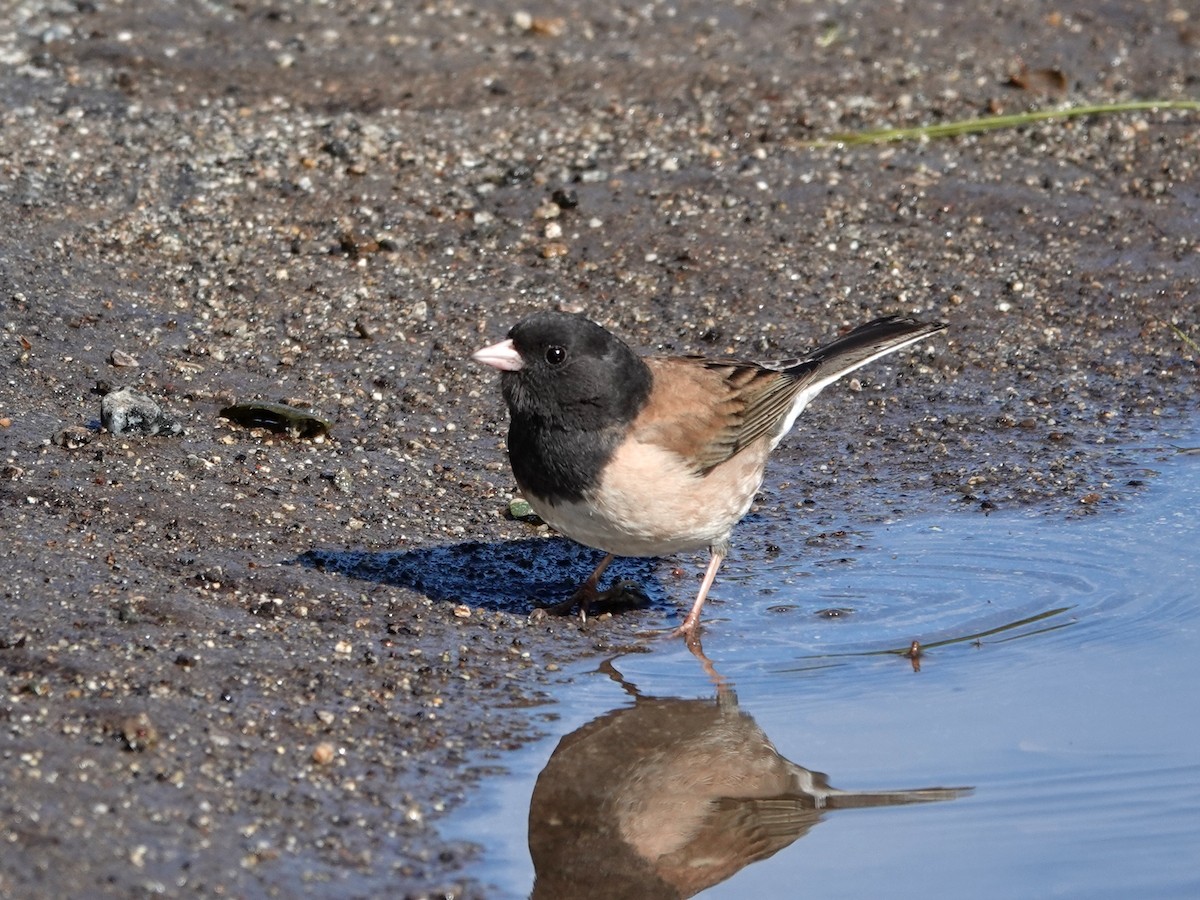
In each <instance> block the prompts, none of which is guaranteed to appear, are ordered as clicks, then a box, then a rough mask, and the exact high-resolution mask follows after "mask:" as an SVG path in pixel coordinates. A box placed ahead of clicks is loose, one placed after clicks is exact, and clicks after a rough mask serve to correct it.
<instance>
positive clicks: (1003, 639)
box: [444, 435, 1200, 898]
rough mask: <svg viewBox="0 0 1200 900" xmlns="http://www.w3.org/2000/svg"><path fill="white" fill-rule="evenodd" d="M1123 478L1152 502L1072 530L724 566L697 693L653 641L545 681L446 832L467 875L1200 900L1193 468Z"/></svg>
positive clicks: (687, 667)
mask: <svg viewBox="0 0 1200 900" xmlns="http://www.w3.org/2000/svg"><path fill="white" fill-rule="evenodd" d="M1178 443H1179V445H1180V446H1195V445H1196V444H1200V438H1197V437H1196V436H1194V435H1191V436H1188V437H1186V438H1180V439H1179V441H1178ZM1130 457H1131V459H1132V460H1133V461H1134V463H1135V464H1136V465H1138V466H1142V467H1145V469H1146V470H1147V472H1146V473H1144V476H1143V477H1148V478H1149V480H1150V487H1149V488H1148V489H1147V490H1146V491H1145V492H1144V493H1143V494H1142V495H1140V496H1138V497H1136V498H1133V499H1131V500H1129V501H1127V502H1126V503H1125V504H1124V506H1123V508H1120V509H1111V510H1105V511H1102V512H1100V513H1099V514H1097V515H1091V516H1081V517H1079V518H1074V519H1070V518H1068V519H1064V518H1063V517H1061V516H1045V515H1032V514H1029V513H1022V512H1013V513H1005V512H997V513H993V514H991V515H990V516H986V517H985V516H982V515H979V514H966V513H957V514H948V515H944V516H938V517H914V518H910V519H905V520H903V521H900V522H897V523H894V524H885V525H881V526H878V527H873V528H872V529H870V530H865V531H863V532H861V533H858V534H853V535H846V536H844V538H842V540H843V541H844V546H841V547H839V548H838V549H837V552H836V554H835V555H834V557H832V558H831V556H830V554H829V553H822V554H819V559H817V561H816V562H815V563H814V556H812V555H810V556H809V558H808V559H805V558H804V556H805V554H803V553H801V554H798V555H795V556H793V555H792V554H791V553H789V552H787V551H785V552H783V553H780V554H777V555H774V556H773V557H769V562H767V563H763V562H762V557H761V555H759V559H758V560H756V561H753V563H751V562H748V561H746V560H743V561H742V562H740V563H739V561H738V559H737V558H736V557H735V558H734V559H733V560H731V562H730V565H729V566H728V568H727V570H725V571H723V572H722V577H721V579H720V580H719V581H718V587H717V591H716V592H715V597H716V598H717V599H718V600H720V601H721V602H713V603H712V604H711V606H710V607H709V608H708V609H706V614H707V615H708V616H709V617H708V618H707V619H706V623H707V627H706V630H705V632H704V637H705V643H704V649H705V651H706V652H707V654H708V656H709V657H710V658H711V660H712V662H713V666H714V667H715V670H716V671H717V672H718V673H719V676H720V679H721V680H720V681H719V682H714V680H713V679H712V677H711V676H710V674H709V673H706V672H705V670H704V668H703V667H702V666H701V665H700V664H699V662H698V661H697V660H696V659H695V658H694V657H692V656H691V655H690V654H689V653H688V651H687V650H686V648H685V647H684V646H683V645H682V642H681V641H678V640H654V641H651V642H649V643H648V648H647V649H648V652H642V653H633V654H627V655H623V656H620V657H618V658H614V659H609V660H603V661H598V660H587V661H584V662H581V663H580V664H579V665H578V666H577V667H576V668H574V669H573V670H572V671H568V672H564V674H563V678H562V681H561V684H560V686H559V689H558V691H557V694H556V696H555V700H556V703H555V704H554V705H552V706H550V707H547V708H545V709H543V710H540V711H535V712H534V714H535V715H540V716H541V717H542V724H543V725H544V728H545V730H546V732H547V737H546V738H545V739H544V740H542V741H540V742H538V743H535V744H533V745H531V746H528V747H526V748H524V749H522V750H520V751H517V752H515V753H513V754H511V755H509V756H507V757H505V758H504V760H503V763H504V765H505V766H506V768H507V774H506V775H503V776H498V777H493V778H491V779H489V780H487V781H485V782H484V784H483V785H482V787H481V789H480V790H479V792H478V794H477V795H476V796H475V797H474V798H473V799H472V800H471V801H469V802H468V803H467V804H466V806H465V807H464V808H462V809H461V810H460V811H458V812H457V813H456V814H455V815H454V816H453V817H452V818H451V819H450V820H449V821H448V822H447V823H446V825H445V827H444V832H445V833H446V835H447V836H448V837H450V838H454V839H462V840H469V841H471V842H473V843H476V844H478V845H480V846H481V847H482V848H483V849H482V852H481V854H480V856H479V858H478V859H477V861H476V864H475V865H474V867H473V869H472V870H471V871H470V872H469V873H468V874H470V875H472V876H473V877H475V878H477V879H479V880H481V881H482V882H484V883H485V884H487V885H489V886H490V888H489V894H491V895H494V896H498V897H527V896H531V895H533V896H539V897H541V896H545V897H573V898H575V897H589V896H591V897H609V896H625V897H638V896H644V897H667V896H691V895H693V894H695V893H698V892H701V891H703V896H705V897H713V898H716V897H728V898H742V897H747V896H763V897H783V896H795V895H798V894H800V893H804V894H805V895H808V896H814V897H822V898H829V897H855V898H859V897H879V896H889V897H922V898H928V897H962V896H972V897H1028V896H1049V895H1054V896H1068V897H1087V898H1098V897H1114V898H1115V897H1122V898H1125V897H1131V896H1137V897H1149V896H1174V897H1183V896H1200V690H1198V689H1197V686H1198V685H1200V562H1197V556H1198V553H1197V543H1198V541H1197V535H1198V532H1200V529H1198V528H1197V525H1196V510H1197V508H1200V455H1197V454H1194V453H1190V454H1189V453H1176V452H1174V451H1172V450H1170V449H1167V448H1161V449H1146V450H1142V451H1131V452H1130ZM747 524H749V525H750V528H749V529H748V531H750V532H753V531H754V529H755V528H756V527H757V528H762V527H764V526H761V525H758V526H756V525H754V524H753V523H747ZM749 537H750V538H751V540H754V539H758V540H765V539H766V537H768V535H765V534H759V535H757V538H756V537H755V536H754V535H753V534H751V535H749ZM679 593H680V597H681V600H682V598H683V596H684V595H685V594H686V593H687V591H686V590H682V591H680V592H679ZM913 640H918V641H920V644H921V646H922V648H923V651H922V653H921V655H920V658H919V660H918V661H917V662H914V661H913V660H912V659H909V658H907V657H906V656H905V655H904V653H905V651H906V650H908V649H909V648H910V645H911V642H912V641H913ZM822 773H827V774H822ZM535 879H536V881H535ZM535 883H536V888H535Z"/></svg>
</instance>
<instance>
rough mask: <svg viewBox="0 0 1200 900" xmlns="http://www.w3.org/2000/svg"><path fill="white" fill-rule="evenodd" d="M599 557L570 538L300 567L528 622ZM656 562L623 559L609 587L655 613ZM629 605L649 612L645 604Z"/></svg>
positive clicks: (330, 552)
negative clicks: (628, 585) (626, 587)
mask: <svg viewBox="0 0 1200 900" xmlns="http://www.w3.org/2000/svg"><path fill="white" fill-rule="evenodd" d="M601 555H602V554H600V553H599V551H596V550H591V549H589V548H587V547H583V546H581V545H579V544H576V543H575V542H574V541H570V540H567V539H565V538H558V537H548V538H528V539H524V540H515V541H465V542H463V543H461V544H443V545H440V546H436V547H420V548H416V549H413V550H385V551H369V550H334V549H322V548H314V549H312V550H308V551H306V552H304V553H302V554H300V556H298V557H297V558H296V559H295V560H293V562H294V563H296V564H298V565H302V566H307V567H310V568H314V569H319V570H321V571H323V572H334V573H337V574H340V575H346V576H349V577H351V578H358V579H361V580H363V581H371V582H376V583H378V584H385V585H395V586H397V587H403V588H408V589H409V590H413V591H416V592H418V593H420V594H423V595H425V596H426V597H428V598H429V599H431V600H434V601H448V602H453V603H465V604H467V605H468V606H473V607H481V608H483V609H490V610H499V611H503V612H509V613H517V614H522V615H524V614H528V613H530V612H532V611H533V610H534V609H535V608H536V607H541V606H551V605H554V604H557V603H559V602H561V601H563V600H565V599H567V598H568V597H570V596H571V594H572V593H573V592H574V591H575V590H576V588H578V587H579V585H580V584H582V583H583V581H584V579H586V578H587V577H588V575H590V574H591V572H592V569H594V568H595V566H596V564H597V563H598V562H599V561H600V558H601ZM661 566H662V563H661V562H659V561H658V560H654V559H617V560H615V561H614V562H613V564H612V565H611V566H610V567H609V569H608V572H607V573H606V579H605V581H606V582H612V581H616V580H620V579H628V580H629V581H632V582H634V583H635V584H636V585H637V586H638V588H639V589H640V590H641V591H642V592H643V593H644V594H645V595H646V598H647V600H648V601H649V603H650V604H652V605H656V606H657V605H660V604H664V603H666V600H667V594H666V591H665V590H664V589H663V586H662V584H661V582H660V580H659V577H658V574H657V572H658V571H659V570H660V567H661ZM631 605H638V606H645V605H647V604H646V603H634V604H631Z"/></svg>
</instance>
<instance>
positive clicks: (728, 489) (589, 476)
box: [472, 311, 946, 642]
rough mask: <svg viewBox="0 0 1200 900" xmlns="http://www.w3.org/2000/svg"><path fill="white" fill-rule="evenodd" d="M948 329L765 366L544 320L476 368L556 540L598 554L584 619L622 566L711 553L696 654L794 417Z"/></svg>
mask: <svg viewBox="0 0 1200 900" xmlns="http://www.w3.org/2000/svg"><path fill="white" fill-rule="evenodd" d="M945 327H946V326H945V324H944V323H941V322H921V321H917V320H916V319H913V318H908V317H903V316H896V315H890V316H884V317H881V318H877V319H874V320H872V321H870V322H867V323H866V324H865V325H860V326H859V327H857V328H855V329H854V330H852V331H850V332H848V333H847V334H845V335H843V336H842V337H839V338H837V339H836V340H833V341H830V342H829V343H826V344H823V345H821V346H819V347H817V348H816V349H814V350H811V351H809V352H808V353H806V354H805V355H803V356H801V357H798V358H795V359H787V360H779V361H776V362H771V363H764V362H752V361H748V360H741V359H731V358H716V359H713V358H706V357H703V356H640V355H639V354H637V353H636V352H635V351H634V350H633V349H632V348H631V347H630V346H629V345H628V344H627V343H625V342H624V341H623V340H621V339H620V338H619V337H617V336H616V335H614V334H613V333H612V332H610V331H608V330H607V329H605V328H604V327H602V326H601V325H599V324H597V323H596V322H594V321H592V320H590V319H588V318H587V317H586V316H584V315H581V314H576V313H566V312H558V311H542V312H537V313H534V314H532V315H530V316H528V317H526V318H523V319H522V320H521V321H519V322H517V324H516V325H514V326H513V327H512V328H511V330H510V331H509V332H508V335H507V337H506V338H505V339H504V340H502V341H499V342H498V343H494V344H491V345H489V346H487V347H484V348H482V349H480V350H478V351H476V352H475V353H474V354H472V359H473V360H474V361H475V362H477V363H482V364H484V365H486V366H490V367H492V368H494V369H498V370H499V371H500V373H501V374H500V389H501V393H502V394H503V397H504V400H505V403H506V404H507V406H508V413H509V427H508V457H509V462H510V463H511V465H512V471H513V476H514V478H515V479H516V482H517V487H518V488H519V489H520V491H521V494H522V496H523V497H524V498H525V499H526V500H527V501H528V502H529V504H530V506H531V507H532V508H533V510H534V512H536V513H537V514H538V515H539V516H540V517H541V518H542V520H543V521H545V522H546V523H547V524H549V525H550V526H551V527H553V528H554V529H556V530H557V531H558V532H560V533H561V534H563V535H565V536H566V537H568V538H570V539H572V540H574V541H577V542H578V543H581V544H584V545H586V546H588V547H592V548H594V549H597V550H600V551H602V552H603V553H604V554H605V556H604V558H603V559H602V560H601V561H600V564H599V565H598V566H596V569H595V570H594V571H593V572H592V574H591V575H590V576H589V577H588V579H587V580H586V581H585V582H584V583H583V585H582V586H581V587H580V589H579V590H578V591H576V592H575V594H574V595H573V596H572V598H571V602H572V603H574V602H578V603H579V605H580V607H581V609H582V610H583V613H584V615H585V616H586V612H587V609H588V606H589V605H590V604H591V603H593V602H594V601H596V600H597V599H598V598H602V597H603V595H604V594H605V593H607V592H601V591H600V590H599V583H600V578H601V576H602V575H603V574H604V571H605V569H607V568H608V566H609V564H610V563H611V562H612V561H613V559H614V558H615V557H617V556H622V557H626V556H639V557H662V556H671V555H673V554H676V553H682V552H688V551H695V550H703V549H707V550H708V553H709V561H708V566H707V568H706V569H705V572H704V577H703V579H702V581H701V583H700V590H699V593H698V594H697V596H696V599H695V602H694V603H693V604H692V607H691V610H690V611H689V612H688V614H687V616H686V617H685V618H684V620H683V623H682V624H681V625H680V626H679V627H678V628H677V629H676V631H677V632H678V633H679V634H681V635H683V636H684V637H685V639H687V640H688V641H689V642H691V641H692V640H693V639H698V627H699V623H700V614H701V610H702V609H703V607H704V603H705V600H706V598H707V597H708V594H709V591H710V590H711V588H712V585H713V582H714V581H715V579H716V577H717V570H718V569H719V568H720V567H721V563H722V561H723V560H724V559H725V557H726V556H727V555H728V553H729V550H730V542H731V533H732V531H733V528H734V526H735V525H736V524H737V523H738V522H739V521H740V520H741V519H742V517H743V516H745V515H746V513H747V512H748V511H749V509H750V506H751V504H752V503H753V501H754V497H755V495H756V494H757V492H758V489H759V487H760V486H761V484H762V481H763V477H764V473H765V470H766V465H767V459H768V456H769V455H770V453H771V451H772V450H774V449H775V447H776V446H777V445H778V444H779V442H780V441H781V440H782V439H783V437H784V436H785V435H786V434H787V433H788V432H789V431H790V430H791V428H792V426H793V424H794V423H795V421H796V417H797V416H799V415H800V413H801V412H802V411H803V410H804V408H805V407H806V406H807V405H808V404H809V402H810V401H811V400H812V399H813V398H814V397H816V396H817V394H819V393H820V392H821V391H822V390H823V389H824V388H826V387H828V386H829V385H830V384H832V383H833V382H834V381H836V380H837V379H839V378H841V377H842V376H843V375H846V374H848V373H849V372H853V371H854V370H855V369H857V368H859V367H860V366H864V365H866V364H867V363H870V362H872V361H873V360H876V359H879V358H880V357H882V356H886V355H887V354H889V353H894V352H896V351H897V350H900V349H902V348H904V347H907V346H909V345H910V344H913V343H916V342H917V341H920V340H923V339H925V338H927V337H929V336H930V335H933V334H937V333H938V332H940V331H943V330H944V329H945Z"/></svg>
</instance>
